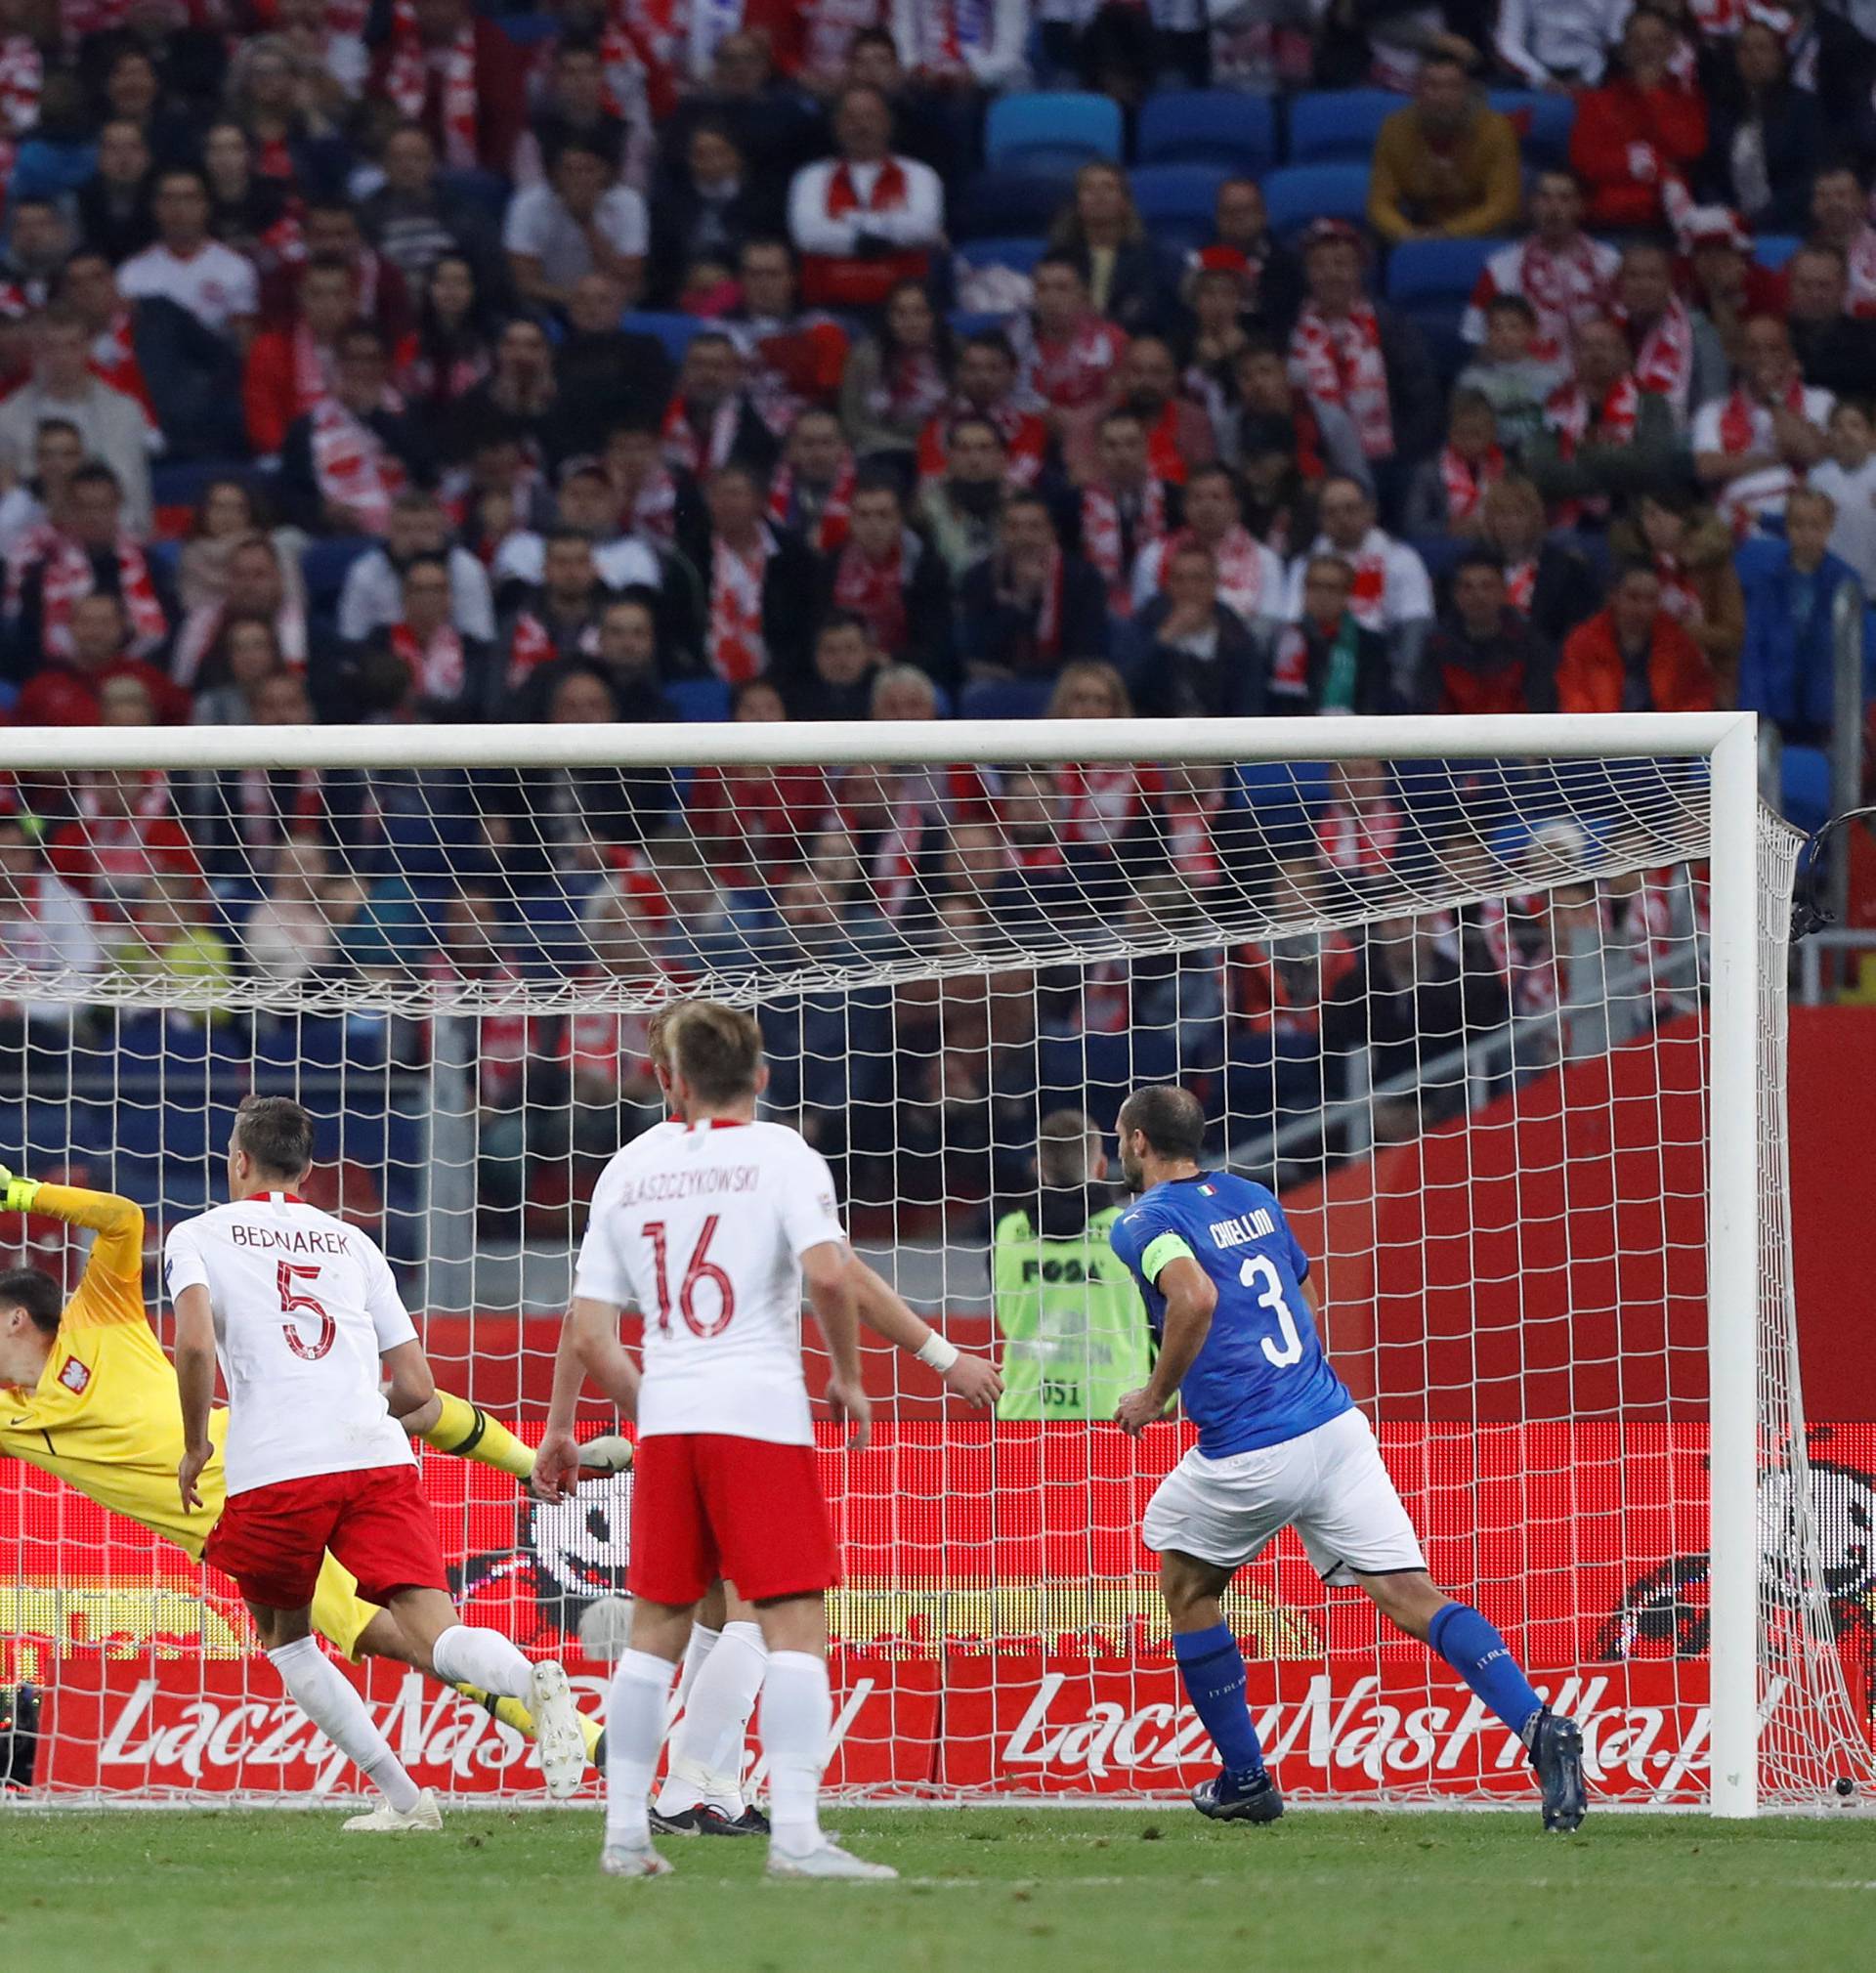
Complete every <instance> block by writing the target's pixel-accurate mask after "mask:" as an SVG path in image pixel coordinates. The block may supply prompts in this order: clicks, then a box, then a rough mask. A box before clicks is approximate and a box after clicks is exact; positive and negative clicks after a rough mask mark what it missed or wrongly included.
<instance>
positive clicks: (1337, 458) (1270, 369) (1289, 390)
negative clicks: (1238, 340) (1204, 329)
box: [1223, 338, 1372, 493]
mask: <svg viewBox="0 0 1876 1973" xmlns="http://www.w3.org/2000/svg"><path fill="white" fill-rule="evenodd" d="M1237 385H1238V405H1239V408H1238V412H1237V416H1236V418H1235V420H1234V421H1233V424H1232V426H1231V427H1230V428H1229V429H1228V431H1227V434H1226V443H1225V445H1224V447H1223V451H1224V454H1225V456H1226V457H1227V458H1232V457H1235V458H1236V460H1237V461H1238V462H1239V463H1240V464H1242V463H1244V462H1245V460H1246V459H1247V458H1248V457H1249V455H1250V453H1251V452H1252V451H1254V450H1256V451H1265V452H1267V451H1270V450H1273V449H1274V450H1278V451H1281V452H1283V453H1284V454H1286V456H1287V457H1289V458H1290V459H1291V460H1292V461H1293V462H1294V464H1295V466H1296V469H1297V473H1298V476H1299V478H1300V480H1301V481H1302V482H1303V484H1304V485H1305V486H1306V487H1307V488H1308V489H1309V490H1310V491H1311V492H1312V493H1313V492H1314V490H1315V489H1316V488H1318V487H1320V486H1321V484H1322V482H1323V480H1324V478H1325V477H1326V476H1327V475H1328V474H1330V473H1341V474H1345V475H1347V476H1348V477H1349V478H1351V479H1357V480H1360V481H1361V482H1362V483H1363V484H1364V485H1372V481H1371V479H1370V475H1369V471H1368V460H1367V457H1366V455H1365V454H1364V453H1363V451H1362V450H1361V438H1360V435H1359V434H1358V433H1357V432H1356V430H1355V427H1354V421H1353V420H1352V419H1351V418H1350V417H1349V415H1348V413H1347V412H1346V411H1345V410H1343V409H1342V408H1341V407H1340V406H1337V405H1325V404H1320V403H1318V402H1317V401H1316V400H1315V399H1314V398H1312V397H1311V396H1310V395H1309V394H1308V392H1307V391H1306V390H1304V389H1302V388H1301V387H1300V386H1299V385H1298V384H1296V383H1294V382H1293V381H1292V380H1291V376H1290V369H1289V365H1288V364H1287V363H1286V362H1285V361H1284V355H1283V351H1282V350H1281V349H1280V348H1278V346H1277V345H1276V344H1275V343H1272V342H1268V341H1263V340H1259V339H1255V338H1254V339H1253V340H1252V342H1251V343H1250V344H1248V345H1247V346H1246V348H1245V349H1244V350H1243V351H1242V353H1241V354H1240V355H1239V357H1238V365H1237Z"/></svg>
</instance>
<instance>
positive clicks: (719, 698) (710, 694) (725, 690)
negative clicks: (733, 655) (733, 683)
mask: <svg viewBox="0 0 1876 1973" xmlns="http://www.w3.org/2000/svg"><path fill="white" fill-rule="evenodd" d="M664 696H665V698H667V699H668V700H669V701H670V702H671V704H672V705H673V706H675V707H676V708H677V710H678V715H679V716H680V717H681V718H684V719H697V720H711V719H727V718H728V717H729V716H730V688H729V687H728V686H727V685H725V684H724V682H723V681H722V679H720V678H677V679H673V680H672V682H671V683H670V684H668V685H667V686H665V688H664Z"/></svg>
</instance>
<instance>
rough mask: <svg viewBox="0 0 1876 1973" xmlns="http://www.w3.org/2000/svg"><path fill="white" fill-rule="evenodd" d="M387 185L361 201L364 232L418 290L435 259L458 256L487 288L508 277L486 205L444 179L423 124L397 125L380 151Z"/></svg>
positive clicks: (379, 159)
mask: <svg viewBox="0 0 1876 1973" xmlns="http://www.w3.org/2000/svg"><path fill="white" fill-rule="evenodd" d="M378 162H379V164H380V166H381V167H382V169H383V172H384V183H383V184H382V185H381V186H379V187H378V189H377V191H375V192H373V193H368V194H367V195H366V196H365V197H364V198H362V199H361V200H360V202H359V221H360V224H361V225H362V227H363V229H364V233H365V236H366V237H367V238H368V239H369V240H370V242H371V244H372V245H373V246H374V247H375V248H376V249H377V250H378V252H379V253H380V254H382V255H383V256H384V258H385V259H386V260H388V261H389V262H390V263H391V265H392V266H393V267H395V268H396V269H397V270H398V271H399V273H401V274H402V275H403V276H404V279H405V282H406V283H407V285H408V286H409V288H410V291H411V292H412V293H413V294H414V293H415V292H416V291H417V290H418V289H419V288H421V287H422V286H423V284H424V280H425V278H426V277H427V276H428V275H429V274H430V273H431V272H432V271H433V270H434V269H435V267H436V265H437V263H438V262H439V261H441V260H443V259H445V258H446V257H447V256H454V257H455V258H457V259H459V260H462V261H464V262H466V263H467V264H468V266H469V267H470V269H471V270H472V271H473V274H474V278H475V284H476V286H477V287H478V288H479V289H480V290H482V291H483V292H485V293H486V292H488V291H489V290H490V288H491V287H492V286H493V284H494V283H495V281H496V280H497V279H499V278H501V277H502V276H504V275H505V273H506V270H505V268H504V267H503V265H502V261H501V256H500V241H499V240H498V238H497V237H496V234H495V229H494V227H493V226H492V225H491V224H490V219H489V216H488V214H487V212H486V211H485V210H484V208H483V207H482V206H480V205H478V204H477V203H476V202H475V200H474V199H471V198H466V197H463V196H462V195H460V194H459V193H454V192H452V191H450V190H449V189H448V186H447V185H446V184H445V183H444V180H443V176H442V173H441V170H440V168H439V166H438V162H437V148H436V146H435V145H434V144H432V143H431V142H430V139H429V137H428V135H427V134H426V133H425V131H424V129H423V126H422V125H421V124H417V123H404V124H400V125H398V127H397V128H396V129H394V130H393V131H392V132H391V134H390V135H389V136H388V137H387V138H386V139H385V140H384V146H383V149H382V150H380V151H379V153H378Z"/></svg>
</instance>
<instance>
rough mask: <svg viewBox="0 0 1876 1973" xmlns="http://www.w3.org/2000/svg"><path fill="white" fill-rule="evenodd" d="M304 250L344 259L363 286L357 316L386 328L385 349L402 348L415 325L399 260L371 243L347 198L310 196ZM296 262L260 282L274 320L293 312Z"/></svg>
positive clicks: (310, 254)
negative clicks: (386, 255)
mask: <svg viewBox="0 0 1876 1973" xmlns="http://www.w3.org/2000/svg"><path fill="white" fill-rule="evenodd" d="M301 230H302V234H303V237H302V240H301V243H300V247H301V252H302V253H303V255H304V257H305V258H306V259H308V260H317V259H320V258H326V257H329V258H331V259H333V260H342V261H344V262H345V264H346V266H347V267H349V268H350V269H351V270H352V278H353V279H354V280H356V281H357V282H358V284H359V314H360V315H361V316H362V317H363V318H364V320H365V321H366V322H375V323H376V324H377V326H378V327H379V328H380V329H382V330H383V331H384V340H385V344H386V347H387V348H390V349H393V350H397V349H401V348H402V347H403V344H404V340H405V337H406V336H407V335H409V334H410V333H411V332H412V330H414V329H415V327H416V325H417V314H416V308H415V305H414V304H413V303H412V301H411V299H410V290H409V289H408V288H407V287H406V286H405V282H404V276H403V275H402V274H401V273H400V272H399V271H398V266H397V263H396V262H395V261H392V260H387V259H386V258H385V256H384V255H383V254H381V253H379V252H378V251H377V249H376V248H375V247H373V246H372V244H371V242H370V241H369V240H368V239H366V238H365V236H364V229H363V227H362V225H361V224H360V223H359V215H358V210H357V208H356V207H354V206H353V205H351V204H349V203H348V202H347V201H346V200H345V199H343V198H309V199H308V200H307V202H306V216H305V218H304V220H303V221H302V222H301ZM293 272H294V262H293V261H283V262H282V264H281V265H280V266H279V267H277V269H275V271H274V272H273V273H272V274H269V275H268V276H267V277H266V279H264V280H263V281H262V283H261V313H262V314H263V315H264V316H266V317H267V318H268V320H269V321H270V322H277V321H281V320H284V319H287V318H290V317H291V315H292V313H293Z"/></svg>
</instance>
